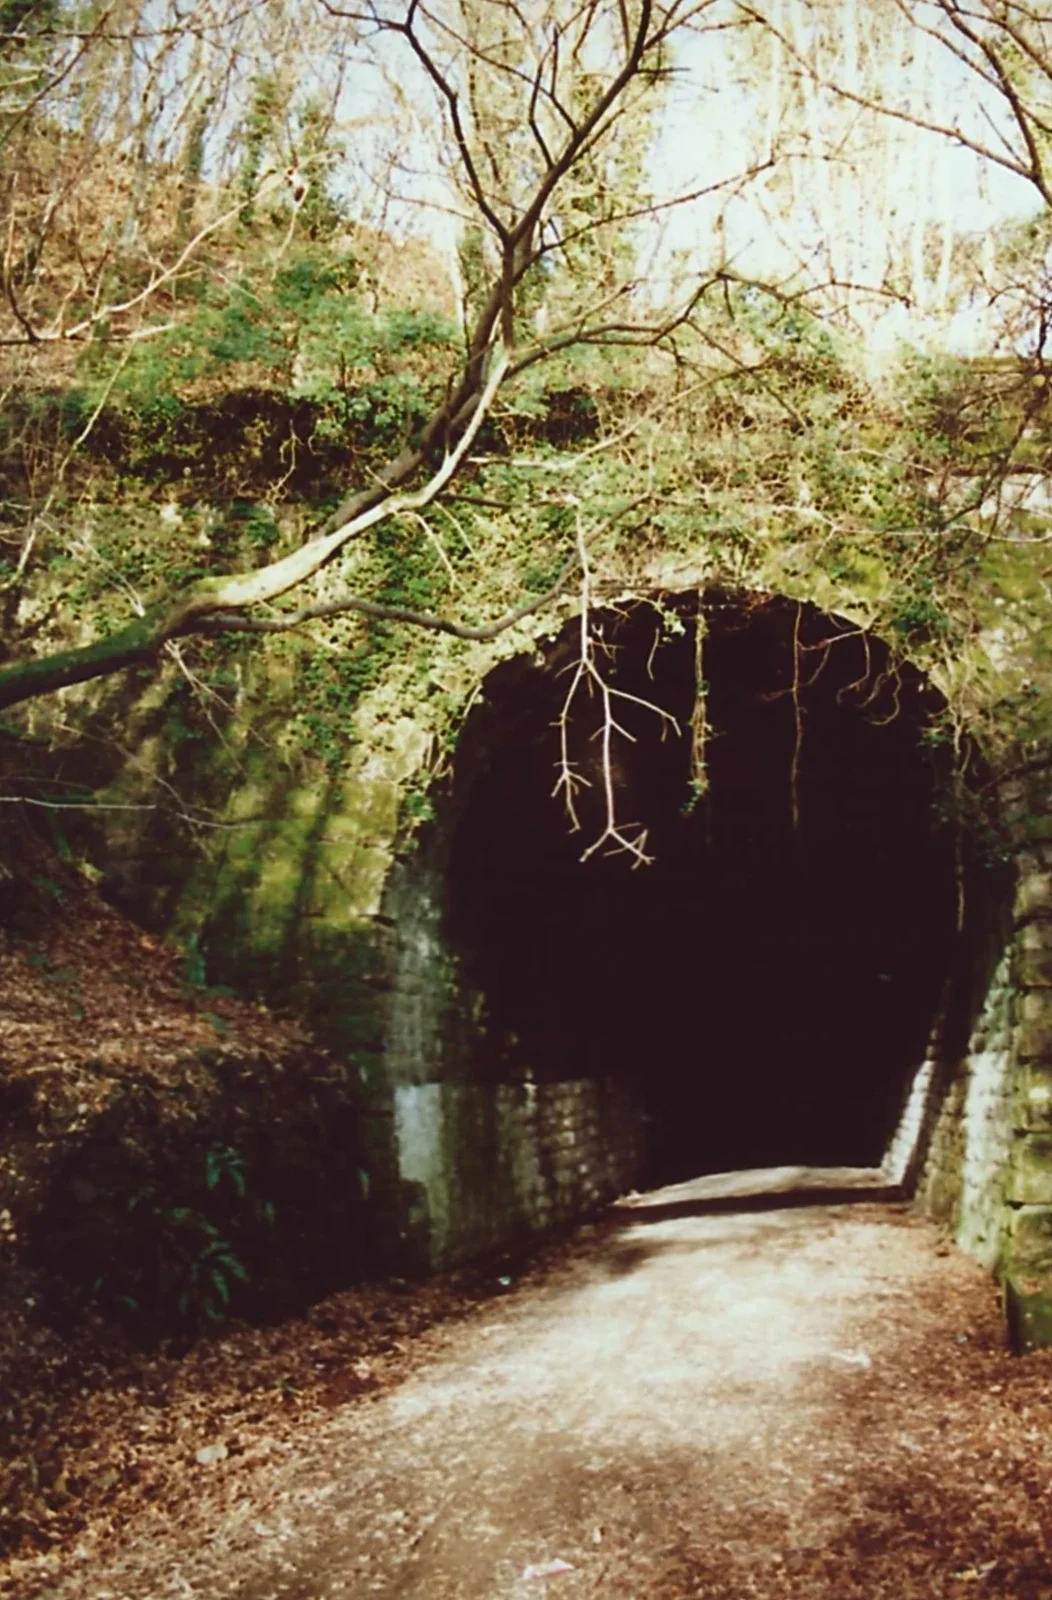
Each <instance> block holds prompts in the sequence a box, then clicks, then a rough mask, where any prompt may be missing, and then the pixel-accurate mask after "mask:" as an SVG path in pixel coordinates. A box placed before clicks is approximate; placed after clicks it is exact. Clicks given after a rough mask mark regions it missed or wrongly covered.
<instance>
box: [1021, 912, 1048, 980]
mask: <svg viewBox="0 0 1052 1600" xmlns="http://www.w3.org/2000/svg"><path fill="white" fill-rule="evenodd" d="M1030 926H1031V927H1037V926H1041V924H1036V923H1031V924H1030ZM1048 926H1049V927H1050V928H1052V923H1050V924H1048ZM1017 971H1018V974H1019V982H1020V983H1021V984H1022V985H1023V987H1024V988H1026V989H1052V948H1049V949H1045V950H1035V949H1033V948H1031V949H1025V948H1024V949H1022V950H1020V952H1019V955H1018V958H1017Z"/></svg>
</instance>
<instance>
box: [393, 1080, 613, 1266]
mask: <svg viewBox="0 0 1052 1600" xmlns="http://www.w3.org/2000/svg"><path fill="white" fill-rule="evenodd" d="M640 1127H641V1120H640V1114H639V1108H638V1106H637V1104H636V1097H635V1094H634V1092H633V1088H632V1085H631V1084H630V1083H629V1082H627V1081H626V1080H622V1079H615V1078H605V1079H602V1080H594V1079H588V1078H578V1079H573V1080H571V1081H564V1082H558V1083H533V1082H531V1081H529V1080H528V1079H527V1080H524V1081H522V1082H520V1083H492V1084H463V1083H461V1084H458V1083H426V1084H407V1085H404V1086H403V1087H402V1088H400V1089H398V1090H397V1091H396V1094H395V1128H396V1133H397V1140H398V1153H399V1169H400V1175H401V1179H402V1182H403V1185H404V1186H405V1189H406V1200H407V1211H406V1232H407V1244H408V1246H409V1254H410V1256H411V1257H412V1258H415V1260H416V1261H418V1262H419V1264H421V1265H424V1266H446V1265H448V1264H450V1263H451V1262H455V1261H458V1260H467V1259H470V1258H472V1257H478V1256H484V1255H487V1254H490V1253H492V1252H494V1251H496V1250H499V1249H507V1248H508V1247H513V1246H514V1245H516V1244H520V1243H522V1242H524V1241H525V1240H526V1239H528V1238H530V1237H531V1236H534V1235H537V1234H539V1233H542V1232H545V1231H547V1230H548V1229H550V1228H552V1227H554V1226H555V1225H557V1224H558V1223H560V1222H567V1221H570V1220H571V1219H572V1218H574V1217H577V1216H581V1215H582V1214H585V1213H587V1212H588V1211H591V1210H593V1209H595V1208H596V1207H597V1206H599V1205H601V1204H603V1203H604V1202H605V1201H609V1200H611V1199H613V1198H615V1197H616V1196H617V1195H619V1194H622V1193H624V1191H625V1190H626V1189H628V1188H629V1187H631V1185H632V1183H633V1181H634V1179H635V1177H636V1172H637V1165H638V1141H639V1129H640Z"/></svg>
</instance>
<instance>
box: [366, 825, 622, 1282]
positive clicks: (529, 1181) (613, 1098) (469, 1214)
mask: <svg viewBox="0 0 1052 1600" xmlns="http://www.w3.org/2000/svg"><path fill="white" fill-rule="evenodd" d="M445 842H446V841H445V840H444V839H443V837H441V834H440V836H439V837H438V838H437V839H435V840H433V841H432V845H431V847H429V848H426V849H422V850H421V851H419V852H414V853H413V854H411V855H410V856H408V857H406V858H403V859H402V860H401V861H399V862H398V864H397V865H396V868H395V870H394V872H393V873H392V877H391V881H390V884H389V889H388V895H387V898H386V901H385V916H386V917H387V919H388V925H389V929H390V939H391V952H392V953H391V962H390V968H389V972H390V987H389V990H388V992H387V994H386V996H385V1004H384V1048H383V1051H382V1053H381V1054H379V1055H377V1056H376V1057H375V1058H374V1059H373V1061H372V1062H371V1063H366V1062H365V1061H364V1059H362V1064H361V1067H360V1074H361V1092H362V1099H363V1110H364V1113H365V1121H366V1137H365V1146H366V1148H367V1149H368V1150H369V1151H370V1152H371V1155H370V1168H371V1171H370V1183H371V1190H372V1193H371V1199H372V1202H373V1207H374V1215H375V1222H376V1231H377V1237H378V1238H381V1239H382V1244H381V1254H382V1256H383V1257H384V1258H385V1259H386V1260H387V1261H388V1262H389V1263H396V1264H400V1265H401V1266H403V1267H409V1268H417V1269H426V1268H429V1267H438V1266H446V1265H449V1264H450V1263H452V1262H456V1261H460V1260H468V1259H470V1258H472V1257H478V1256H485V1255H487V1254H492V1253H494V1252H497V1251H499V1250H502V1249H507V1248H513V1247H515V1246H517V1245H519V1244H522V1243H524V1242H525V1241H526V1240H527V1239H529V1238H530V1237H534V1236H537V1235H540V1234H542V1233H544V1232H546V1231H547V1230H549V1229H551V1228H553V1227H555V1226H557V1225H558V1224H559V1223H562V1222H567V1221H569V1220H571V1219H572V1218H573V1217H576V1216H580V1215H582V1214H584V1213H586V1212H588V1211H590V1210H593V1209H595V1208H596V1207H598V1206H600V1205H602V1204H603V1203H604V1202H607V1201H609V1200H612V1199H615V1198H616V1197H617V1196H618V1195H619V1194H622V1193H624V1192H625V1190H626V1189H629V1188H631V1187H632V1185H633V1184H634V1183H635V1182H636V1180H637V1178H638V1176H639V1171H640V1167H641V1163H642V1156H643V1150H642V1129H643V1120H642V1106H641V1103H640V1100H639V1096H638V1093H637V1091H636V1089H635V1088H634V1086H633V1084H632V1083H631V1082H630V1081H628V1080H627V1079H625V1078H621V1077H614V1076H609V1077H605V1078H601V1079H593V1078H583V1077H581V1078H570V1079H556V1080H552V1079H550V1078H544V1079H538V1078H537V1077H536V1075H535V1073H534V1071H533V1069H532V1067H531V1065H530V1063H529V1062H525V1061H523V1060H522V1059H521V1058H520V1057H519V1056H517V1055H516V1054H515V1053H514V1051H511V1050H509V1045H508V1041H507V1039H505V1038H504V1037H503V1036H501V1035H500V1034H499V1033H497V1032H495V1031H493V1030H491V1028H490V1026H489V1022H488V1018H487V1015H486V1007H485V997H484V996H482V995H480V994H477V993H475V992H473V991H472V989H471V986H470V984H469V983H468V982H467V980H466V979H465V977H464V975H463V973H462V972H461V971H460V969H459V966H458V962H457V959H456V956H455V954H454V953H453V952H452V951H451V950H450V948H449V947H448V945H447V943H446V939H445V936H444V930H443V918H442V909H441V907H442V891H443V882H444V870H445V855H444V845H445Z"/></svg>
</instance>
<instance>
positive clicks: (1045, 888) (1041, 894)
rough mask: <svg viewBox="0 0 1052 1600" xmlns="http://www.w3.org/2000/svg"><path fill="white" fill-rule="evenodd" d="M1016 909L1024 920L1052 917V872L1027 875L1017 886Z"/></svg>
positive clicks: (1016, 913) (1016, 912) (1017, 913)
mask: <svg viewBox="0 0 1052 1600" xmlns="http://www.w3.org/2000/svg"><path fill="white" fill-rule="evenodd" d="M1014 909H1015V915H1016V916H1017V917H1018V918H1020V919H1022V920H1027V919H1029V918H1031V917H1052V872H1027V873H1025V874H1024V875H1023V876H1022V877H1021V878H1020V879H1019V882H1018V884H1017V885H1016V892H1015V908H1014Z"/></svg>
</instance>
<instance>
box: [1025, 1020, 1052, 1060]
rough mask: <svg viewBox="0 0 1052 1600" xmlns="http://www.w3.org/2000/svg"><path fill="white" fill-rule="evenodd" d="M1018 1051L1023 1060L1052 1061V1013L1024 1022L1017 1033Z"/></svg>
mask: <svg viewBox="0 0 1052 1600" xmlns="http://www.w3.org/2000/svg"><path fill="white" fill-rule="evenodd" d="M1016 1052H1017V1054H1018V1056H1019V1059H1020V1060H1021V1061H1052V1015H1049V1016H1048V1018H1047V1019H1046V1020H1037V1019H1035V1020H1033V1021H1027V1022H1024V1023H1023V1024H1022V1026H1021V1027H1020V1029H1019V1031H1018V1033H1017V1034H1016Z"/></svg>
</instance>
